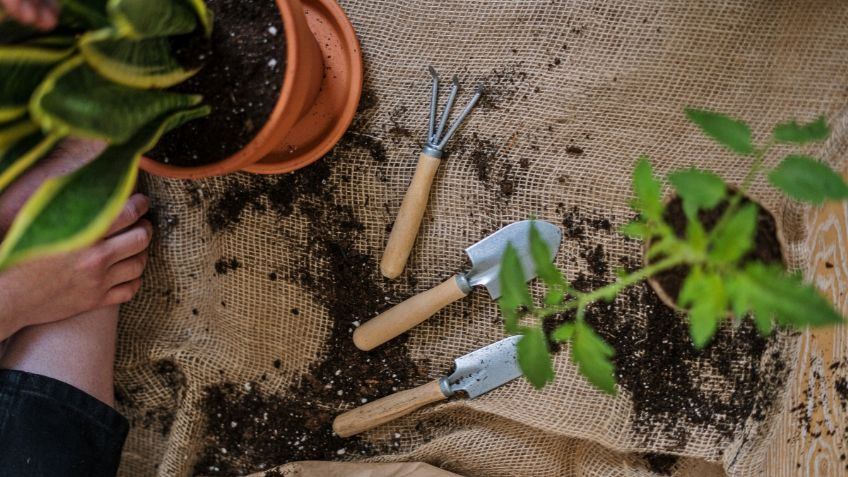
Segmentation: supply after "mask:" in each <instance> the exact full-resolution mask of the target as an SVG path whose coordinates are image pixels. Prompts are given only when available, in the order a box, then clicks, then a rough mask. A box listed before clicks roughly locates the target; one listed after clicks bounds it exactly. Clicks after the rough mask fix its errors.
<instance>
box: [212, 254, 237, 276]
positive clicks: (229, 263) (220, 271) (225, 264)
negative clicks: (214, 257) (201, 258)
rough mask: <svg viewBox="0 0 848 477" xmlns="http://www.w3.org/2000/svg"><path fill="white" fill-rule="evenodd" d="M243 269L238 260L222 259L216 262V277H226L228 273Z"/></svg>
mask: <svg viewBox="0 0 848 477" xmlns="http://www.w3.org/2000/svg"><path fill="white" fill-rule="evenodd" d="M239 267H241V262H239V261H238V259H237V258H230V259H227V258H224V257H221V258H219V259H218V261H217V262H215V274H216V275H226V274H227V272H229V271H231V270H238V269H239Z"/></svg>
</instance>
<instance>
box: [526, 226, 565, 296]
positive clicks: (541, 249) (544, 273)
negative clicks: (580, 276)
mask: <svg viewBox="0 0 848 477" xmlns="http://www.w3.org/2000/svg"><path fill="white" fill-rule="evenodd" d="M530 256H531V257H532V259H533V265H534V266H535V267H536V273H537V274H538V275H539V278H541V279H542V281H543V282H545V285H547V286H548V288H551V289H562V288H564V287H565V286H566V285H567V284H566V281H565V278H564V277H563V276H562V273H561V272H560V271H559V269H558V268H557V267H556V266H555V265H554V264H553V259H552V257H553V256H554V255H553V254H551V251H550V249H549V248H548V244H547V243H546V242H545V240H544V239H543V238H542V235H541V234H540V233H539V229H537V228H536V224H535V222H531V223H530Z"/></svg>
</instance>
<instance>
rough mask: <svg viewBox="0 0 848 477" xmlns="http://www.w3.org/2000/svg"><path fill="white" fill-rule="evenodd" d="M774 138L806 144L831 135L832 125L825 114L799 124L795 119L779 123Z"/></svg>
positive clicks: (779, 140)
mask: <svg viewBox="0 0 848 477" xmlns="http://www.w3.org/2000/svg"><path fill="white" fill-rule="evenodd" d="M773 134H774V139H775V140H776V141H777V142H782V143H786V144H806V143H808V142H816V141H823V140H825V139H827V138H828V136H830V127H828V125H827V120H825V117H824V116H819V117H818V118H817V119H816V120H815V121H813V122H809V123H807V124H798V123H797V122H796V121H795V120H792V121H787V122H785V123H781V124H778V125H777V126H775V127H774V132H773Z"/></svg>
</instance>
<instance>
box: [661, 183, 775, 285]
mask: <svg viewBox="0 0 848 477" xmlns="http://www.w3.org/2000/svg"><path fill="white" fill-rule="evenodd" d="M750 202H751V201H750V200H749V199H747V198H743V199H742V205H744V204H747V203H750ZM726 209H727V202H724V203H721V204H719V205H718V206H717V207H715V208H713V209H712V210H702V211H700V212H699V213H698V217H699V218H700V220H701V223H702V224H704V226H705V228H706V230H707V231H708V232H709V231H710V230H712V229H713V227H715V226H716V224H717V223H718V221H719V219H720V218H721V215H722V214H723V213H724V211H725V210H726ZM759 210H760V213H759V216H758V217H757V231H756V236H755V237H754V247H753V248H752V249H751V251H750V252H748V254H747V255H746V256H745V257H744V258H743V259H742V260H743V262H750V261H755V260H758V261H760V262H763V263H781V264H782V263H783V256H782V254H781V247H780V241H779V239H778V236H777V223H776V222H775V220H774V217H773V216H772V215H771V214H770V213H769V212H768V211H767V210H765V209H764V208H763V207H760V208H759ZM665 220H666V222H668V224H669V225H671V227H672V229H674V232H675V233H676V234H677V236H678V237H683V236H684V235H685V233H686V216H685V215H684V213H683V201H682V200H681V199H680V197H675V198H674V199H672V200H671V202H669V203H668V207H667V208H666V213H665ZM688 273H689V267H685V266H681V267H675V268H672V269H670V270H667V271H665V272H663V273H660V274H659V275H657V276H656V277H655V278H654V280H655V281H656V283H657V284H658V285H659V286H660V287H662V289H663V290H664V291H665V292H666V293H667V294H668V296H669V297H670V298H672V299H673V300H675V301H676V300H677V297H678V295H680V289H681V288H682V287H683V280H685V279H686V275H687V274H688Z"/></svg>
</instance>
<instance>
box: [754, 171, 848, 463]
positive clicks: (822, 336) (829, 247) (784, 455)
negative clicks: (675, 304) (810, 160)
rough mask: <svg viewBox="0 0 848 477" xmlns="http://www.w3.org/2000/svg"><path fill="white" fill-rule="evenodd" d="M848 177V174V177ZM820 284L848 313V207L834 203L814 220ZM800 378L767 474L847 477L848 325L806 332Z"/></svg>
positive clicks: (770, 454)
mask: <svg viewBox="0 0 848 477" xmlns="http://www.w3.org/2000/svg"><path fill="white" fill-rule="evenodd" d="M845 176H846V178H848V171H846V173H845ZM808 223H809V224H810V237H809V242H808V244H809V249H810V250H811V254H812V255H811V262H812V267H814V271H815V278H814V280H815V283H816V285H817V286H818V287H819V288H820V289H821V290H822V292H823V293H824V294H825V295H827V296H828V297H829V298H830V299H831V300H832V301H833V303H834V304H836V306H837V308H838V309H840V310H841V311H842V313H843V315H848V204H846V203H834V204H827V205H825V206H824V207H822V208H820V209H817V210H814V211H813V212H812V214H811V217H809V222H808ZM798 359H799V364H798V365H799V366H800V369H799V372H798V374H797V379H795V380H794V381H792V382H790V386H791V388H790V391H789V392H790V393H791V396H792V398H791V399H788V400H787V401H786V403H785V406H784V409H783V410H782V415H781V418H780V422H779V424H778V426H777V429H776V435H775V438H774V441H773V442H774V445H773V446H772V447H770V448H769V450H768V454H767V456H766V467H765V469H764V471H763V474H762V475H766V476H769V477H772V476H773V477H790V476H792V477H796V476H803V477H830V476H847V475H848V403H846V396H841V397H840V395H839V392H837V383H843V385H844V383H845V382H846V381H845V379H846V377H848V327H846V326H845V325H841V326H838V327H835V328H825V329H818V330H808V331H806V332H804V333H803V334H802V337H801V347H800V351H799V357H798Z"/></svg>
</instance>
